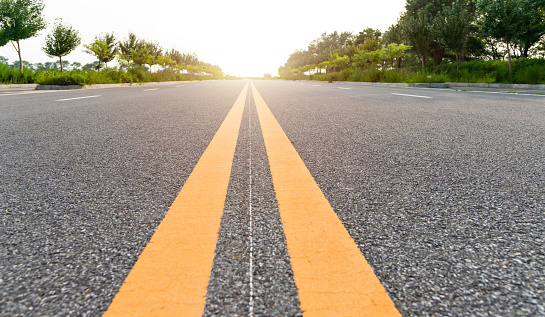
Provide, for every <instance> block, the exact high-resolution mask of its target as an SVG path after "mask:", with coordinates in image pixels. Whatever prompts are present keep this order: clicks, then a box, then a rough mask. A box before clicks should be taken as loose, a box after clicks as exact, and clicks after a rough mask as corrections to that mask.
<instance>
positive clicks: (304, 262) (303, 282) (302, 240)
mask: <svg viewBox="0 0 545 317" xmlns="http://www.w3.org/2000/svg"><path fill="white" fill-rule="evenodd" d="M252 91H253V95H254V99H255V103H256V107H257V113H258V117H259V122H260V123H261V129H262V131H263V138H264V140H265V148H266V150H267V155H268V157H269V164H270V168H271V174H272V178H273V183H274V189H275V192H276V199H277V201H278V208H279V210H280V216H281V218H282V223H283V225H284V232H285V234H286V240H287V246H288V251H289V254H290V257H291V264H292V268H293V273H294V279H295V282H296V285H297V288H298V290H299V299H300V302H301V309H302V310H303V311H304V315H305V316H401V314H400V313H399V312H398V311H397V309H396V308H395V306H394V303H393V302H392V300H391V299H390V297H389V296H388V294H387V293H386V291H385V290H384V288H383V287H382V285H381V284H380V281H379V280H378V278H377V277H376V276H375V274H374V273H373V269H372V268H371V266H370V265H369V264H368V263H367V261H366V260H365V258H364V257H363V255H362V254H361V252H360V250H359V249H358V247H357V246H356V243H355V242H354V240H352V238H351V237H350V235H349V234H348V232H347V231H346V229H345V227H344V226H343V224H342V223H341V221H340V220H339V218H338V217H337V215H336V214H335V211H334V210H333V208H332V207H331V205H330V204H329V202H328V201H327V199H326V198H325V196H324V194H323V193H322V191H321V190H320V188H319V187H318V185H317V184H316V182H315V181H314V178H313V177H312V175H311V174H310V172H309V170H308V169H307V168H306V166H305V164H304V163H303V161H302V160H301V157H300V156H299V154H298V153H297V151H296V150H295V148H294V147H293V145H292V144H291V142H290V141H289V139H288V137H287V136H286V134H285V133H284V131H283V130H282V128H281V127H280V125H279V124H278V122H277V121H276V119H275V117H274V115H273V114H272V113H271V111H270V110H269V108H268V107H267V105H266V103H265V101H264V100H263V98H262V97H261V95H260V94H259V92H258V91H257V89H256V88H255V86H254V85H253V83H252Z"/></svg>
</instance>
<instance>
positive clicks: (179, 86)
mask: <svg viewBox="0 0 545 317" xmlns="http://www.w3.org/2000/svg"><path fill="white" fill-rule="evenodd" d="M180 87H185V85H180V86H176V88H180Z"/></svg>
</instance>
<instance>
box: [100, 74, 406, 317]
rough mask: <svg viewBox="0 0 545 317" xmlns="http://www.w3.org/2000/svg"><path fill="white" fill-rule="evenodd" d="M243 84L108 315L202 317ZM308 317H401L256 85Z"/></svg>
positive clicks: (239, 118) (241, 108) (280, 205)
mask: <svg viewBox="0 0 545 317" xmlns="http://www.w3.org/2000/svg"><path fill="white" fill-rule="evenodd" d="M248 89H249V84H246V86H245V87H244V89H243V90H242V92H241V93H240V95H239V97H238V98H237V100H236V102H235V104H234V105H233V107H232V109H231V111H230V112H229V114H228V115H227V117H226V118H225V120H224V122H223V123H222V125H221V126H220V128H219V130H218V131H217V133H216V135H215V136H214V138H213V139H212V141H211V142H210V144H209V146H208V148H207V149H206V151H205V152H204V153H203V155H202V157H201V158H200V160H199V162H198V163H197V165H196V166H195V169H194V170H193V172H192V173H191V175H190V176H189V178H188V179H187V181H186V183H185V185H184V186H183V188H182V190H181V191H180V193H179V195H178V197H177V198H176V199H175V201H174V203H173V204H172V206H171V208H170V209H169V211H168V212H167V215H166V216H165V219H164V220H163V221H162V222H161V224H160V225H159V227H158V228H157V231H156V232H155V234H154V235H153V237H152V239H151V241H150V242H149V244H148V245H147V246H146V248H145V249H144V251H143V252H142V254H141V255H140V257H139V259H138V261H137V262H136V264H135V266H134V267H133V269H132V271H131V272H130V273H129V275H128V277H127V279H126V280H125V283H124V284H123V286H122V287H121V289H120V290H119V292H118V294H117V295H116V296H115V298H114V300H113V302H112V304H111V305H110V307H109V309H108V311H107V312H106V314H105V316H201V315H202V313H203V310H204V305H205V296H206V289H207V286H208V280H209V277H210V271H211V270H212V263H213V260H214V251H215V248H216V243H217V238H218V231H219V227H220V222H221V216H222V213H223V208H224V203H225V197H226V195H227V187H228V184H229V177H230V175H231V166H232V163H233V157H234V153H235V148H236V144H237V139H238V134H239V129H240V124H241V121H242V115H243V112H244V105H245V102H246V96H247V94H248ZM251 89H252V92H253V95H254V99H255V104H256V108H257V113H258V116H259V122H260V124H261V129H262V132H263V138H264V140H265V148H266V151H267V155H268V158H269V164H270V169H271V174H272V178H273V183H274V189H275V192H276V198H277V201H278V208H279V210H280V215H281V218H282V223H283V226H284V232H285V235H286V241H287V247H288V252H289V255H290V258H291V264H292V268H293V272H294V279H295V282H296V285H297V288H298V291H299V300H300V302H301V309H302V310H303V312H304V315H305V316H400V314H399V312H398V311H397V309H396V308H395V307H394V304H393V302H392V301H391V299H390V298H389V296H388V294H387V293H386V291H385V290H384V288H383V287H382V285H381V284H380V282H379V280H378V278H377V277H376V276H375V275H374V273H373V270H372V268H371V267H370V266H369V264H368V263H367V261H366V260H365V258H364V257H363V255H362V254H361V252H360V251H359V249H358V247H357V246H356V244H355V242H354V240H352V238H351V237H350V235H349V234H348V232H347V231H346V229H345V228H344V226H343V224H342V223H341V221H340V220H339V218H338V217H337V215H336V214H335V212H334V210H333V208H332V207H331V205H330V204H329V202H328V201H327V199H326V198H325V196H324V194H323V193H322V191H321V190H320V188H319V187H318V185H317V184H316V182H315V181H314V179H313V177H312V175H311V174H310V172H309V171H308V169H307V168H306V166H305V164H304V163H303V161H302V160H301V158H300V156H299V154H298V153H297V151H296V150H295V148H294V147H293V145H292V144H291V142H290V141H289V139H288V138H287V136H286V134H285V133H284V131H283V130H282V128H281V127H280V125H279V124H278V122H277V121H276V119H275V117H274V116H273V114H272V113H271V111H270V110H269V108H268V107H267V105H266V103H265V101H264V100H263V98H262V97H261V95H260V94H259V92H258V91H257V89H256V88H255V86H254V85H253V83H252V84H251Z"/></svg>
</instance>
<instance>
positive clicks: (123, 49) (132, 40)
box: [118, 32, 144, 69]
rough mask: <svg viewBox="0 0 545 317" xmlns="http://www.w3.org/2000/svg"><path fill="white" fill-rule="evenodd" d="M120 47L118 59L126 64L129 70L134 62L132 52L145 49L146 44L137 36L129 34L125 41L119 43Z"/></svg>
mask: <svg viewBox="0 0 545 317" xmlns="http://www.w3.org/2000/svg"><path fill="white" fill-rule="evenodd" d="M118 46H119V54H118V59H119V60H121V61H123V62H125V63H126V65H127V69H129V67H130V65H131V61H133V56H132V52H133V51H138V50H140V49H141V48H142V47H144V43H143V41H142V40H140V39H139V38H138V37H137V36H136V34H134V33H133V32H129V36H128V38H127V39H125V40H124V41H119V43H118Z"/></svg>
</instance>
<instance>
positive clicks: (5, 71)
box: [0, 63, 37, 84]
mask: <svg viewBox="0 0 545 317" xmlns="http://www.w3.org/2000/svg"><path fill="white" fill-rule="evenodd" d="M36 73H37V71H36V70H33V69H29V68H24V69H23V72H22V73H21V71H20V70H19V68H11V67H10V66H8V65H6V64H3V63H0V84H32V83H34V82H35V78H36Z"/></svg>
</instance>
